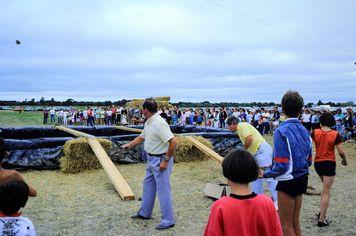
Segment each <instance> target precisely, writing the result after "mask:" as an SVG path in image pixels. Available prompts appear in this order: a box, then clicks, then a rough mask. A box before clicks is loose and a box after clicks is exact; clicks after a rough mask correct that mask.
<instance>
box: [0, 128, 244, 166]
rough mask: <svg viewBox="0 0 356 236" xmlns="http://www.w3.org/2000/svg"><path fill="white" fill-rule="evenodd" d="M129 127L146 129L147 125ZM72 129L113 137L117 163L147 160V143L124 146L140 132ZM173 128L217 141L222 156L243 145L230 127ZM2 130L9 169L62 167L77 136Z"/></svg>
mask: <svg viewBox="0 0 356 236" xmlns="http://www.w3.org/2000/svg"><path fill="white" fill-rule="evenodd" d="M129 127H132V128H136V129H142V128H143V126H129ZM69 128H72V129H75V130H78V131H81V132H84V133H88V134H91V135H94V136H96V137H100V138H106V139H109V140H111V141H112V142H113V148H112V150H110V151H109V156H110V158H111V159H112V160H113V161H114V162H118V163H122V164H128V163H139V162H144V161H146V153H145V152H144V151H143V144H141V145H140V146H137V147H135V148H133V149H131V150H126V149H122V148H121V146H122V145H123V144H125V143H127V142H129V141H131V140H133V139H135V138H136V137H137V136H138V135H139V134H138V133H136V132H131V131H125V130H120V129H117V128H115V127H113V126H97V127H91V126H69ZM170 128H171V131H172V132H173V133H177V134H182V135H196V136H202V137H204V138H206V139H209V141H210V142H211V143H212V144H213V150H214V151H215V152H217V153H219V154H220V155H221V156H225V155H226V154H227V153H228V152H230V151H231V150H234V149H236V148H237V147H239V146H241V145H242V144H241V141H240V139H239V138H238V136H237V135H236V133H232V132H230V131H229V130H226V129H217V128H212V127H203V126H193V125H186V126H181V125H174V126H170ZM0 131H1V132H0V137H3V138H5V145H6V150H7V151H8V153H9V155H8V157H7V158H6V159H4V167H5V168H16V169H37V170H42V169H44V170H46V169H58V168H59V167H60V164H59V158H60V157H61V156H62V149H63V145H64V143H65V142H66V141H68V140H71V139H73V138H74V137H73V135H71V134H68V133H67V132H64V131H61V130H58V129H56V128H55V127H40V126H31V127H19V128H0Z"/></svg>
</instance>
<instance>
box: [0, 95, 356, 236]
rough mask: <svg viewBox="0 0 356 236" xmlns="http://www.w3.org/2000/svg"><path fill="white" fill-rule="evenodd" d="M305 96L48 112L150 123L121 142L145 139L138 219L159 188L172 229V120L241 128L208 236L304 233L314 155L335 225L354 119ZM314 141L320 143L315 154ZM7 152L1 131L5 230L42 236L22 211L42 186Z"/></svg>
mask: <svg viewBox="0 0 356 236" xmlns="http://www.w3.org/2000/svg"><path fill="white" fill-rule="evenodd" d="M303 103H304V102H303V98H302V97H301V96H300V95H299V93H298V92H295V91H288V92H287V93H286V94H285V95H284V96H283V98H282V102H281V106H282V111H281V112H280V111H279V109H278V107H274V108H273V109H270V110H268V109H264V108H261V109H256V110H255V111H252V110H251V111H245V110H244V109H236V108H232V109H230V108H224V107H222V108H219V109H217V110H215V109H214V108H211V109H208V108H207V109H206V110H205V111H204V110H203V109H198V110H193V109H182V110H181V109H178V108H177V107H174V108H173V109H171V110H169V109H162V110H158V107H157V103H156V102H155V100H153V99H146V100H145V101H144V103H143V106H142V107H143V108H142V110H140V109H138V108H134V109H133V108H132V109H131V108H129V109H128V110H125V109H124V108H118V109H117V108H115V107H114V106H113V107H111V108H110V109H108V108H97V109H94V110H93V109H91V108H89V107H88V108H87V109H86V110H84V111H82V112H80V111H78V110H72V113H71V111H69V112H68V111H63V110H60V111H57V112H56V111H54V110H53V109H52V110H50V111H48V113H47V118H48V115H50V118H51V122H58V123H59V124H67V122H68V119H67V118H68V116H69V117H71V116H74V121H79V123H80V122H83V124H85V123H86V124H87V125H97V124H102V123H103V124H107V125H113V124H120V122H121V124H123V123H122V118H123V116H124V115H125V116H126V117H125V119H127V123H143V122H144V129H143V132H142V133H141V135H139V136H138V137H137V138H135V139H134V140H133V141H131V142H129V143H127V144H124V145H123V146H122V148H128V149H130V148H133V147H134V146H136V145H139V144H140V143H144V150H145V151H146V153H147V155H148V160H147V168H146V176H145V179H144V182H143V195H142V201H141V207H140V209H139V211H138V212H137V213H136V214H135V215H133V216H132V219H135V220H149V219H151V217H152V213H153V207H154V202H155V198H156V195H158V199H159V202H160V207H161V213H162V218H161V222H160V223H159V224H158V225H157V226H156V229H157V230H165V229H169V228H172V227H174V226H175V223H176V222H175V217H174V207H173V195H172V191H171V186H170V176H171V173H172V171H173V164H174V162H173V157H174V151H175V149H176V146H177V145H178V143H177V140H176V139H175V137H174V135H173V134H172V132H171V131H170V127H169V124H193V125H208V126H214V127H215V126H217V127H220V128H227V129H229V130H230V131H232V132H236V133H237V134H238V136H239V137H240V139H241V141H242V143H243V148H238V149H237V150H235V151H232V152H230V153H229V154H228V155H227V156H226V157H225V158H224V160H223V163H222V171H223V175H224V176H225V177H226V178H227V182H228V184H229V186H230V187H231V194H230V195H229V196H225V197H222V198H220V199H219V200H217V201H216V202H215V203H214V204H213V205H212V207H211V212H210V216H209V219H208V222H207V225H206V227H205V230H204V235H206V236H209V235H301V226H300V220H299V218H300V210H301V205H302V198H303V193H305V192H306V190H307V186H308V178H309V167H310V166H311V165H312V163H313V162H314V168H315V171H316V173H317V174H318V175H319V177H320V180H321V182H322V193H321V199H320V210H319V212H318V213H316V217H317V219H316V225H317V226H318V227H325V226H328V225H329V224H330V222H329V221H328V219H327V217H326V213H327V209H328V207H329V201H330V192H331V187H332V185H333V180H334V177H335V175H336V172H335V169H336V154H335V151H334V149H335V148H336V149H337V151H338V154H339V156H340V158H341V164H342V165H344V166H346V165H347V160H346V153H345V151H344V149H343V145H342V144H343V140H342V139H343V137H342V135H341V134H342V132H340V130H341V128H342V131H343V130H347V131H349V130H351V131H352V129H353V130H354V125H355V123H354V118H355V116H354V114H353V113H352V110H351V109H347V113H346V114H342V113H341V111H339V110H338V111H336V112H335V113H331V112H330V111H321V112H319V111H309V110H308V109H304V110H303ZM109 110H110V111H111V112H108V111H109ZM132 110H133V111H132ZM102 112H103V113H102ZM44 114H46V111H44ZM70 114H71V115H70ZM84 114H86V115H84ZM101 114H103V116H101ZM106 114H108V115H106ZM113 114H115V115H113ZM56 116H57V117H56ZM65 117H66V118H65ZM78 117H79V118H78ZM81 117H83V121H82V120H81ZM127 117H129V118H127ZM199 117H200V118H199ZM313 117H314V118H313ZM55 118H57V120H56V119H55ZM76 118H77V120H76ZM118 119H119V120H118ZM316 121H318V123H317V124H315V123H316ZM68 123H69V122H68ZM74 123H78V122H74ZM271 131H273V135H274V140H273V144H274V145H273V146H274V147H273V148H272V147H271V145H270V144H268V143H267V142H266V140H265V139H264V137H263V134H269V133H270V132H271ZM313 142H314V143H315V147H316V151H315V157H314V158H312V153H313V152H312V146H313V145H312V144H313ZM5 156H6V151H5V142H4V140H3V139H2V138H0V232H3V234H6V235H35V228H34V226H33V224H32V222H31V220H29V219H28V218H26V217H23V216H21V212H20V209H21V208H22V207H24V206H25V205H26V202H27V200H28V197H29V196H32V197H34V196H36V194H37V192H36V190H35V188H34V187H33V186H31V185H30V184H28V183H26V182H25V180H24V178H23V177H22V176H21V175H20V174H19V173H18V172H16V171H14V170H5V169H3V168H1V163H2V160H3V159H4V157H5ZM250 183H252V186H251V188H250V186H249V184H250ZM264 183H267V184H268V185H269V189H270V194H271V198H270V197H268V196H266V195H265V194H264V188H263V184H264ZM271 199H272V200H271Z"/></svg>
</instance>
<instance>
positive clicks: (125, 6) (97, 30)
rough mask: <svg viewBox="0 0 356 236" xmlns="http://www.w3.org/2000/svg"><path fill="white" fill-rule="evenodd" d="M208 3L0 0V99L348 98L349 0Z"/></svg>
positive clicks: (355, 45)
mask: <svg viewBox="0 0 356 236" xmlns="http://www.w3.org/2000/svg"><path fill="white" fill-rule="evenodd" d="M214 2H215V3H216V4H214V3H212V2H209V1H204V0H177V1H174V0H157V1H156V0H147V1H136V0H127V1H125V0H120V1H114V0H112V1H109V0H106V1H92V0H76V1H69V0H61V1H44V0H36V1H20V0H0V29H1V30H0V100H10V99H11V100H23V99H25V98H27V99H31V98H35V99H36V100H37V99H39V98H40V97H42V96H43V97H45V98H46V99H50V98H52V97H53V98H55V99H56V100H64V99H67V98H73V99H75V100H95V101H105V100H112V101H113V100H115V101H116V100H121V99H123V98H126V99H132V98H145V97H150V96H167V95H169V96H171V97H172V101H174V102H178V101H206V100H208V101H213V102H218V101H235V102H251V101H274V102H279V101H280V99H281V97H282V95H283V93H284V92H285V91H286V90H288V89H293V90H297V91H299V92H300V93H301V94H302V96H303V97H304V99H305V101H307V102H310V101H311V102H317V101H318V100H319V99H321V100H322V101H356V93H355V91H356V65H355V64H354V62H355V61H356V30H355V29H356V26H355V22H356V14H355V11H356V1H354V0H339V1H332V0H314V1H282V0H270V1H257V0H250V1H233V0H214ZM219 4H220V5H221V6H219ZM16 40H20V41H21V44H20V45H17V44H15V41H16Z"/></svg>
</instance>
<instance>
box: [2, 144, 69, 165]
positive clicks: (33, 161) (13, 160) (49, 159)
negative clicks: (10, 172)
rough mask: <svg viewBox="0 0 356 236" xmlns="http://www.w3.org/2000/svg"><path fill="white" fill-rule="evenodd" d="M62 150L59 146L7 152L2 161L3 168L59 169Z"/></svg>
mask: <svg viewBox="0 0 356 236" xmlns="http://www.w3.org/2000/svg"><path fill="white" fill-rule="evenodd" d="M62 149H63V148H62V146H59V147H55V148H37V149H28V150H13V151H10V152H8V156H7V157H6V158H5V159H4V160H3V167H4V168H8V169H35V170H53V169H59V167H60V163H59V158H60V157H61V156H62V155H63V154H62Z"/></svg>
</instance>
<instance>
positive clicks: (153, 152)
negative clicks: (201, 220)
mask: <svg viewBox="0 0 356 236" xmlns="http://www.w3.org/2000/svg"><path fill="white" fill-rule="evenodd" d="M142 108H143V114H144V115H145V117H146V118H147V121H146V123H145V125H144V129H143V131H142V133H141V135H140V136H138V137H137V138H135V139H134V140H132V141H131V142H130V143H127V144H125V145H123V146H122V148H132V147H134V146H136V145H138V144H140V143H142V142H143V141H145V143H144V149H145V151H146V152H147V168H146V176H145V179H144V181H143V194H142V203H141V208H140V210H139V211H138V213H137V214H136V215H134V216H132V217H131V218H133V219H142V220H147V219H150V218H151V215H152V210H153V206H154V203H155V198H156V193H157V194H158V199H159V203H160V207H161V212H162V219H161V222H160V224H159V225H158V226H156V229H157V230H164V229H168V228H171V227H173V226H174V224H175V220H174V215H173V202H172V193H171V186H170V176H171V173H172V168H173V153H174V150H175V148H176V145H177V141H176V139H175V138H174V136H173V134H172V132H171V130H170V128H169V125H168V124H167V122H166V121H165V120H164V119H163V118H162V117H161V116H160V115H159V114H157V103H156V101H155V100H154V99H150V98H148V99H146V100H145V101H144V103H143V104H142Z"/></svg>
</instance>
